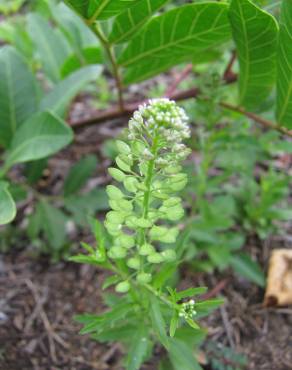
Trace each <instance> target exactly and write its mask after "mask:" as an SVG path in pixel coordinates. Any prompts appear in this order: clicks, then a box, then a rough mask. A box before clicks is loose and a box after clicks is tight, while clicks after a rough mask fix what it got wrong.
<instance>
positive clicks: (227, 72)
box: [223, 50, 236, 80]
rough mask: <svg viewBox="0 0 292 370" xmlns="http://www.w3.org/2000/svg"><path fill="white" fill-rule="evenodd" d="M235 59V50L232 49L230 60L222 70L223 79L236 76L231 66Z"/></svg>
mask: <svg viewBox="0 0 292 370" xmlns="http://www.w3.org/2000/svg"><path fill="white" fill-rule="evenodd" d="M235 60H236V52H235V50H233V51H232V54H231V58H230V61H229V63H228V64H227V67H226V69H225V71H224V74H223V79H224V80H228V79H230V78H232V77H234V76H236V75H235V73H233V72H232V67H233V64H234V62H235Z"/></svg>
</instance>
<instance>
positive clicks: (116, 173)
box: [108, 167, 126, 182]
mask: <svg viewBox="0 0 292 370" xmlns="http://www.w3.org/2000/svg"><path fill="white" fill-rule="evenodd" d="M108 172H109V174H110V175H111V177H112V178H114V179H115V180H117V181H119V182H121V181H123V180H124V179H125V177H126V175H125V174H124V172H122V171H120V170H118V169H117V168H114V167H110V168H109V169H108Z"/></svg>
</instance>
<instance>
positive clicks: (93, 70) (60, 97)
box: [41, 65, 102, 116]
mask: <svg viewBox="0 0 292 370" xmlns="http://www.w3.org/2000/svg"><path fill="white" fill-rule="evenodd" d="M101 70H102V67H101V66H98V65H94V66H86V67H83V68H81V69H80V70H78V71H76V72H74V73H72V74H71V75H69V76H68V77H67V78H66V79H64V80H62V81H60V82H59V83H58V84H56V85H55V87H54V88H53V90H52V91H50V93H49V94H47V95H46V96H45V97H44V99H43V100H42V102H41V109H42V110H46V109H48V110H50V111H52V112H54V113H56V114H57V115H59V116H63V115H64V114H65V112H66V108H67V107H68V105H69V103H70V101H71V100H72V99H73V98H74V97H75V95H76V94H77V93H78V92H79V90H81V89H82V88H83V87H84V85H86V84H88V82H89V81H92V80H94V79H97V77H98V76H99V74H100V72H101Z"/></svg>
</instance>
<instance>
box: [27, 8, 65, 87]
mask: <svg viewBox="0 0 292 370" xmlns="http://www.w3.org/2000/svg"><path fill="white" fill-rule="evenodd" d="M27 23H28V32H29V35H30V38H31V39H32V41H33V43H34V45H35V47H36V52H37V54H38V56H39V59H40V60H41V63H42V66H43V69H44V71H45V73H46V75H47V76H48V77H49V79H51V80H52V81H53V82H56V81H58V80H60V66H61V65H62V64H63V63H64V61H65V60H66V58H67V56H68V55H69V53H70V46H69V45H68V42H67V40H66V38H65V37H64V36H63V35H62V34H61V33H57V32H56V30H54V29H53V28H52V27H50V25H49V24H48V22H47V20H45V19H44V18H42V17H41V16H40V15H38V14H33V13H31V14H29V15H28V17H27Z"/></svg>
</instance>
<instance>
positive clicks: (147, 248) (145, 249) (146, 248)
mask: <svg viewBox="0 0 292 370" xmlns="http://www.w3.org/2000/svg"><path fill="white" fill-rule="evenodd" d="M153 253H155V248H154V247H153V245H151V244H149V243H145V244H143V245H141V247H140V249H139V254H141V256H148V255H149V254H153Z"/></svg>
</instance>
